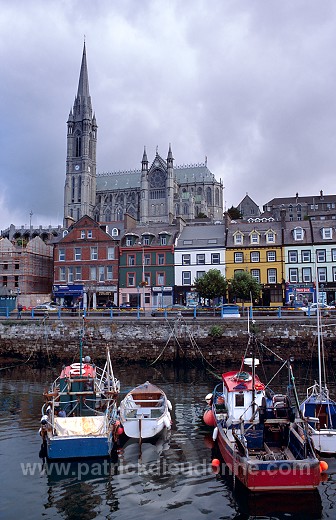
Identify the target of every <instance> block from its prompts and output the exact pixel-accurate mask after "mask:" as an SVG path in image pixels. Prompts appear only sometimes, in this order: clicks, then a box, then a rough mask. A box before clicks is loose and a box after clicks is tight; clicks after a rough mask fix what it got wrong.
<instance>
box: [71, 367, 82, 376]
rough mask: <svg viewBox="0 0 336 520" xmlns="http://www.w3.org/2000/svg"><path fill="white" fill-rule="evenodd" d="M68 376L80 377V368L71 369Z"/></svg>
mask: <svg viewBox="0 0 336 520" xmlns="http://www.w3.org/2000/svg"><path fill="white" fill-rule="evenodd" d="M70 375H71V376H80V368H72V369H71V370H70Z"/></svg>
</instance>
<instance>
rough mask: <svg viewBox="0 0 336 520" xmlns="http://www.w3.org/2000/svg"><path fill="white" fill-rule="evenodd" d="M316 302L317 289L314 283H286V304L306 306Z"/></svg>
mask: <svg viewBox="0 0 336 520" xmlns="http://www.w3.org/2000/svg"><path fill="white" fill-rule="evenodd" d="M313 302H316V290H315V285H314V284H313V283H311V284H309V283H306V284H299V283H297V284H290V283H286V304H287V305H293V306H297V305H298V306H306V305H308V303H313Z"/></svg>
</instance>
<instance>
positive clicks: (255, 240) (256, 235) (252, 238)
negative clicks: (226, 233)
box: [250, 232, 259, 244]
mask: <svg viewBox="0 0 336 520" xmlns="http://www.w3.org/2000/svg"><path fill="white" fill-rule="evenodd" d="M250 242H251V244H259V233H255V232H253V233H251V234H250Z"/></svg>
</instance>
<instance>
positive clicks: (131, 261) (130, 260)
mask: <svg viewBox="0 0 336 520" xmlns="http://www.w3.org/2000/svg"><path fill="white" fill-rule="evenodd" d="M127 265H135V255H127Z"/></svg>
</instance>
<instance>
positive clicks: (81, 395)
mask: <svg viewBox="0 0 336 520" xmlns="http://www.w3.org/2000/svg"><path fill="white" fill-rule="evenodd" d="M81 350H82V349H81ZM119 391H120V384H119V381H118V380H117V379H116V378H115V376H114V374H113V368H112V362H111V357H110V352H109V349H107V351H106V362H105V365H104V367H103V368H99V367H98V366H96V365H95V364H94V363H92V362H91V358H90V356H85V357H84V358H82V356H80V361H79V362H78V363H72V364H71V365H68V366H64V367H63V368H62V370H61V373H60V375H59V377H58V378H57V379H56V380H55V381H54V382H53V383H52V384H51V386H50V388H49V389H48V390H47V391H46V392H45V393H44V398H45V402H44V404H43V406H42V418H41V427H40V435H41V436H42V439H43V444H42V448H43V453H44V454H45V456H46V457H47V458H48V459H78V458H80V459H83V458H89V457H107V456H109V455H110V454H111V451H112V449H113V446H114V442H115V440H116V438H117V432H118V428H120V426H119V424H118V418H117V397H118V394H119Z"/></svg>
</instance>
